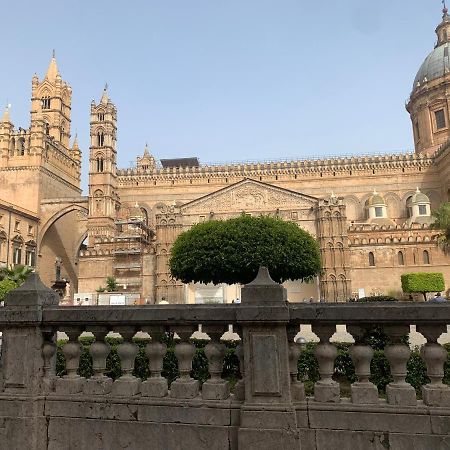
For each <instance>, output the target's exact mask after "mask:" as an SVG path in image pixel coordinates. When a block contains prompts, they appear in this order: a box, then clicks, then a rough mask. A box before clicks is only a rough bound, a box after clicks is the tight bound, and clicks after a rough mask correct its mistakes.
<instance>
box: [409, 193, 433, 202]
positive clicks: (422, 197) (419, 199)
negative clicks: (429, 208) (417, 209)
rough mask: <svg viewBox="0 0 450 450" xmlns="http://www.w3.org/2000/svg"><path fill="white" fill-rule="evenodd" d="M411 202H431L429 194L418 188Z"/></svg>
mask: <svg viewBox="0 0 450 450" xmlns="http://www.w3.org/2000/svg"><path fill="white" fill-rule="evenodd" d="M411 203H415V204H417V203H430V199H429V198H428V196H427V195H425V194H424V193H422V192H420V191H419V190H417V191H416V193H415V194H414V195H413V196H412V198H411Z"/></svg>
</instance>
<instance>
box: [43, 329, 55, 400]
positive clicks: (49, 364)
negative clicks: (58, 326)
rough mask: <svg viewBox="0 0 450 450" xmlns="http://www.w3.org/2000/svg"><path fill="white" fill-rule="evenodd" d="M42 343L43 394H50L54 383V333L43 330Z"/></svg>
mask: <svg viewBox="0 0 450 450" xmlns="http://www.w3.org/2000/svg"><path fill="white" fill-rule="evenodd" d="M42 335H43V337H44V343H43V345H42V358H43V359H44V377H43V390H44V392H45V393H48V392H52V391H53V390H54V388H55V382H56V358H55V355H56V344H55V338H56V336H55V332H54V331H53V330H43V331H42Z"/></svg>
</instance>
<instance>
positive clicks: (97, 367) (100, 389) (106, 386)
mask: <svg viewBox="0 0 450 450" xmlns="http://www.w3.org/2000/svg"><path fill="white" fill-rule="evenodd" d="M86 331H90V332H91V333H92V334H93V335H94V336H95V342H93V343H92V344H91V346H90V348H89V353H90V354H91V357H92V369H93V371H94V375H92V377H91V378H89V379H88V380H86V383H85V384H84V387H83V392H84V393H85V394H87V395H99V394H102V395H104V394H109V393H110V392H111V388H112V384H113V381H112V379H111V378H109V377H107V376H106V375H105V370H106V359H107V358H108V355H109V353H110V351H111V347H110V346H109V344H108V343H107V342H105V338H106V335H107V334H108V328H107V327H102V326H98V327H96V326H94V327H89V328H87V329H86Z"/></svg>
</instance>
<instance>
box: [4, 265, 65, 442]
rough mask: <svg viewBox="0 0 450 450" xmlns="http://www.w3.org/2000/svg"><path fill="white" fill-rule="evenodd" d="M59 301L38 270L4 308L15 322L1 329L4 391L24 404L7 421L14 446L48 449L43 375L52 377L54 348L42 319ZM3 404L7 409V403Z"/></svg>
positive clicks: (16, 291) (14, 293) (17, 290)
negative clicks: (47, 342) (10, 428)
mask: <svg viewBox="0 0 450 450" xmlns="http://www.w3.org/2000/svg"><path fill="white" fill-rule="evenodd" d="M58 301H59V300H58V295H57V294H56V293H55V292H54V291H52V290H51V289H49V288H47V287H46V286H44V285H43V284H42V282H41V280H40V279H39V276H38V274H37V273H32V274H30V275H29V277H28V279H27V281H26V282H25V283H24V284H22V286H20V287H19V288H17V289H15V290H14V291H12V292H10V293H9V294H8V295H7V296H6V299H5V307H4V308H2V313H3V314H4V315H5V316H6V318H8V316H9V317H10V320H11V323H13V324H14V325H11V326H6V327H5V328H3V330H2V332H3V337H2V365H3V378H4V381H3V383H4V390H5V394H10V396H11V401H12V402H20V403H21V406H20V409H19V410H18V411H20V413H19V414H18V415H16V414H17V413H14V416H13V417H10V418H8V420H7V421H6V422H5V423H6V424H7V425H6V427H7V429H6V433H8V423H10V424H11V425H10V426H11V427H13V429H14V436H15V437H16V438H17V439H16V438H15V441H14V443H11V445H10V447H11V448H12V447H15V448H26V449H30V450H44V449H47V421H46V419H45V415H44V400H43V394H44V393H45V392H46V388H45V381H44V378H45V377H46V376H47V375H49V376H50V377H51V372H52V369H51V368H50V367H49V366H50V365H51V362H50V360H51V359H52V355H51V353H52V350H50V349H49V348H46V346H45V342H46V341H47V340H46V339H44V336H43V333H42V329H41V322H42V311H43V309H44V308H46V307H52V306H56V305H58ZM4 402H6V400H4ZM3 407H5V408H6V409H5V411H8V409H7V408H8V407H7V405H6V404H5V403H3ZM14 410H15V411H16V410H17V406H16V409H14Z"/></svg>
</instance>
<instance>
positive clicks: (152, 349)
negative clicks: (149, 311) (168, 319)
mask: <svg viewBox="0 0 450 450" xmlns="http://www.w3.org/2000/svg"><path fill="white" fill-rule="evenodd" d="M142 331H144V332H146V333H148V334H149V335H150V336H151V338H152V340H151V342H149V343H148V344H147V345H146V347H145V354H146V355H147V357H148V365H149V369H150V377H149V378H148V379H147V380H145V381H144V382H143V383H142V385H141V394H142V395H143V396H144V397H165V396H166V395H167V394H168V384H167V380H166V379H165V378H164V377H162V376H161V372H162V370H163V362H164V356H165V355H166V352H167V345H166V344H164V343H163V342H161V341H162V338H163V336H164V329H163V327H157V326H154V327H144V328H143V330H142Z"/></svg>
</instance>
